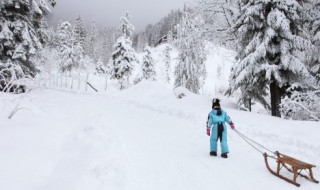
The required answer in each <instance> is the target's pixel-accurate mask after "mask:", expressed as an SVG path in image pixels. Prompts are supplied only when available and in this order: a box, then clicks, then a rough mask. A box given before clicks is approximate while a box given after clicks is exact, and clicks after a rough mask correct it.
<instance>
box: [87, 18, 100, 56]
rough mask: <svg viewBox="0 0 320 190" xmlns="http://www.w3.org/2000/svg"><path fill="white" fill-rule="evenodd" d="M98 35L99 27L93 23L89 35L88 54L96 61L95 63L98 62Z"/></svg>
mask: <svg viewBox="0 0 320 190" xmlns="http://www.w3.org/2000/svg"><path fill="white" fill-rule="evenodd" d="M98 35H99V31H98V29H97V26H96V24H95V22H92V25H91V29H90V31H89V34H88V38H87V48H86V49H87V51H86V52H87V54H88V55H89V56H90V57H91V58H92V59H94V60H95V62H97V61H98V48H97V44H98V43H97V42H98Z"/></svg>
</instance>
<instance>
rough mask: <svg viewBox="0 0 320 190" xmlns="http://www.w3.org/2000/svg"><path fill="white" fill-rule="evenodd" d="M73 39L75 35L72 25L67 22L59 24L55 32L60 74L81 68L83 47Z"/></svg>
mask: <svg viewBox="0 0 320 190" xmlns="http://www.w3.org/2000/svg"><path fill="white" fill-rule="evenodd" d="M75 39H76V33H75V31H74V28H73V27H72V25H71V24H70V23H69V22H63V23H61V24H60V26H59V28H58V32H57V41H58V44H59V45H58V46H57V50H58V52H59V56H60V59H59V60H58V64H59V66H60V70H61V72H66V71H71V70H73V69H78V68H82V65H81V60H82V58H83V47H82V46H81V44H80V42H77V41H76V40H75Z"/></svg>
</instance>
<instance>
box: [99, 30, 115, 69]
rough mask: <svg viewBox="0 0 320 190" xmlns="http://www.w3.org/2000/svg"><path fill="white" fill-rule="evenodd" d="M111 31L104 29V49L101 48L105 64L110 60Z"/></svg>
mask: <svg viewBox="0 0 320 190" xmlns="http://www.w3.org/2000/svg"><path fill="white" fill-rule="evenodd" d="M111 35H112V34H111V31H110V30H109V29H107V28H105V29H104V31H103V34H102V38H101V40H102V49H101V57H102V61H103V62H104V65H107V63H108V61H109V60H110V56H111V52H112V45H111Z"/></svg>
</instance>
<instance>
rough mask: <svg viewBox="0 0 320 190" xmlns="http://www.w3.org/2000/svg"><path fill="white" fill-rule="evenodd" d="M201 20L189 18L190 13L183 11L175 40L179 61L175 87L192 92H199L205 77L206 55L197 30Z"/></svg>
mask: <svg viewBox="0 0 320 190" xmlns="http://www.w3.org/2000/svg"><path fill="white" fill-rule="evenodd" d="M201 22H202V20H201V19H200V18H198V17H195V18H194V19H191V15H190V13H187V12H184V16H183V18H182V21H181V25H180V27H179V28H178V39H177V42H176V44H177V46H178V49H179V62H178V64H177V66H176V69H175V77H176V78H175V87H179V86H182V87H186V88H187V89H189V90H190V91H191V92H193V93H199V90H200V88H201V87H202V85H203V81H204V79H205V77H206V69H205V64H204V62H205V60H206V55H205V51H204V44H203V41H202V38H201V33H200V32H199V30H200V28H199V24H201Z"/></svg>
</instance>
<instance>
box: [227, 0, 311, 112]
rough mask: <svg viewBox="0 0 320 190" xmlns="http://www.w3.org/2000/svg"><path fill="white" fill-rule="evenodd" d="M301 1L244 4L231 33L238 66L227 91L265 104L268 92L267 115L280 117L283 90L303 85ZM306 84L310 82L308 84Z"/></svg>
mask: <svg viewBox="0 0 320 190" xmlns="http://www.w3.org/2000/svg"><path fill="white" fill-rule="evenodd" d="M303 1H304V0H245V1H242V2H244V3H243V4H242V5H241V14H240V15H241V16H240V17H239V18H238V19H237V21H236V23H235V26H234V29H235V31H236V33H237V34H238V41H237V44H238V56H237V58H238V63H237V65H236V67H235V69H234V71H233V73H232V76H231V84H230V86H231V88H232V90H231V91H235V90H236V89H239V88H240V89H241V91H245V92H246V96H247V97H248V98H253V99H256V100H257V101H260V102H262V103H263V102H266V101H265V100H264V97H265V96H266V94H268V90H270V96H271V114H272V115H273V116H278V117H280V110H279V105H280V103H281V98H282V97H283V96H284V94H285V90H286V88H288V87H289V86H290V85H291V84H293V83H295V82H301V83H307V80H306V79H310V73H309V71H308V69H307V67H306V65H305V63H306V61H307V56H306V54H305V53H304V51H305V50H308V49H310V48H311V43H310V41H309V40H308V39H307V37H306V36H304V34H305V33H306V32H305V31H304V29H303V22H301V20H302V17H303V12H304V7H303V3H304V2H303ZM309 83H310V81H309Z"/></svg>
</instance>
